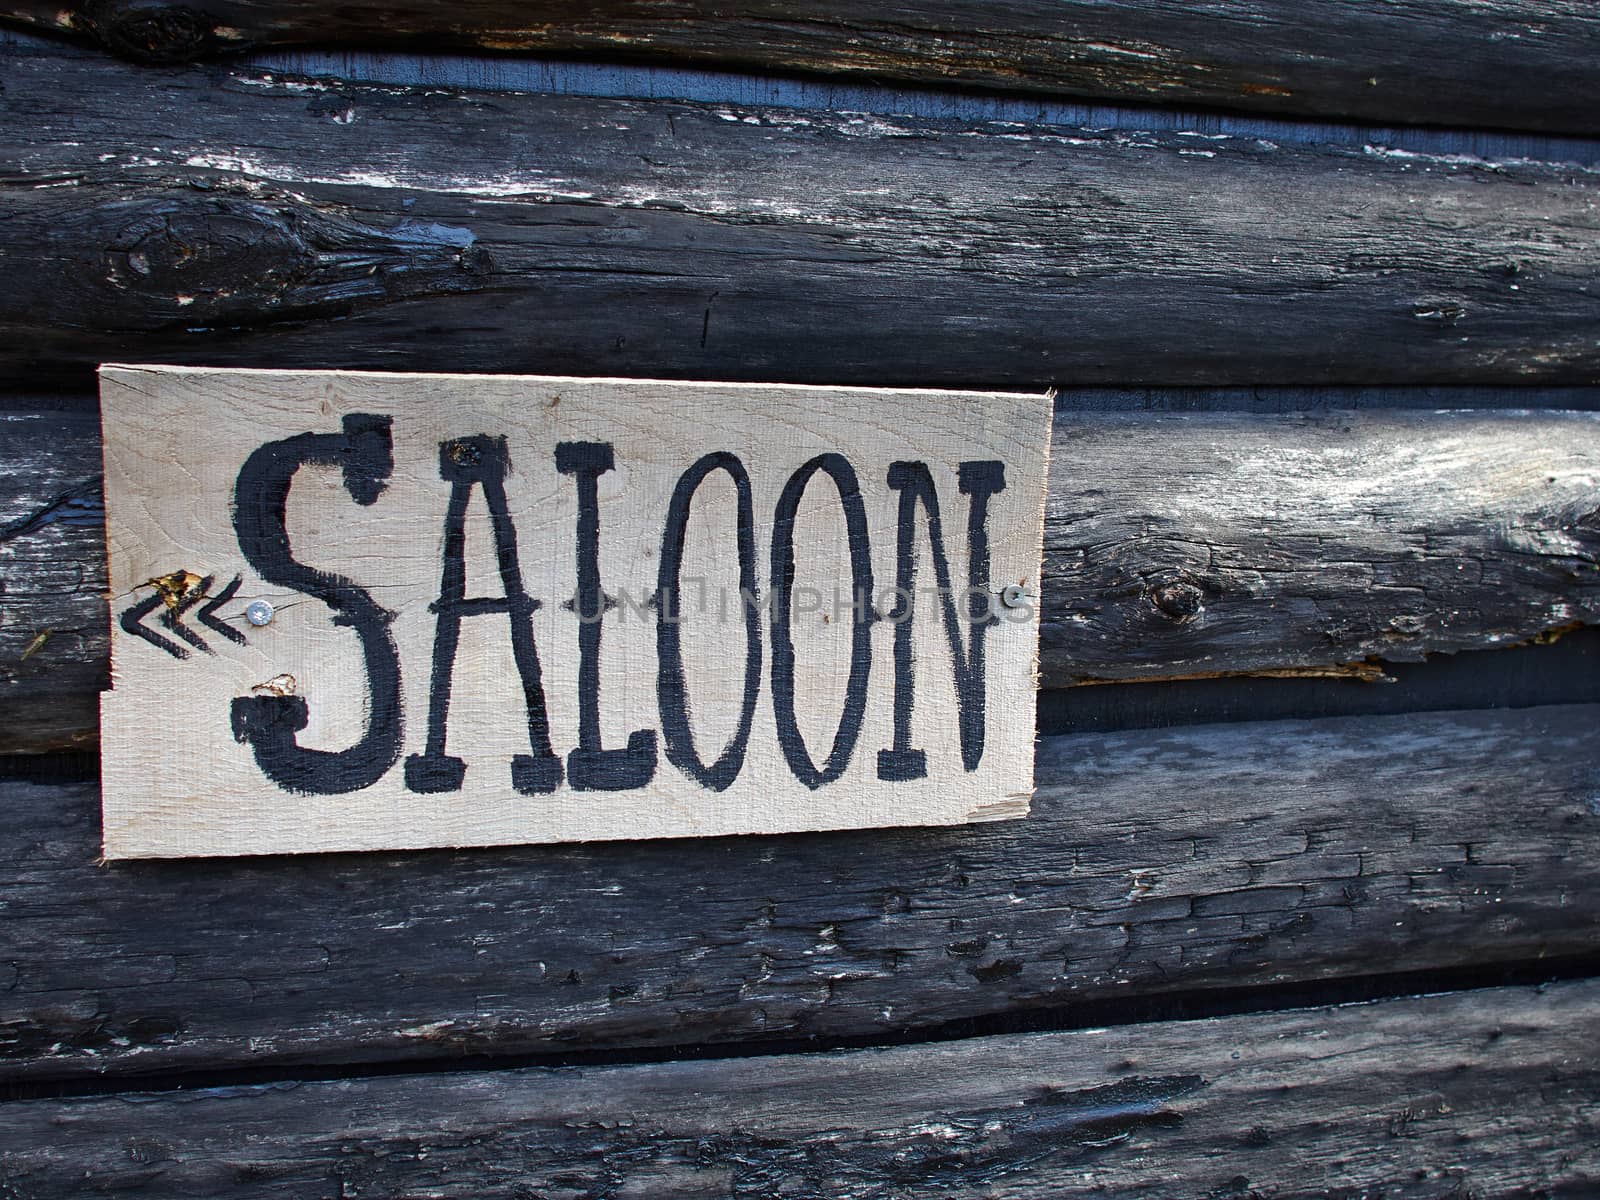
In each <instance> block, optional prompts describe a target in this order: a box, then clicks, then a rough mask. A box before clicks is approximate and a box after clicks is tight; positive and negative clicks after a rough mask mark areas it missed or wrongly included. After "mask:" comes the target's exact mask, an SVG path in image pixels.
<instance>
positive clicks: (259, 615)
mask: <svg viewBox="0 0 1600 1200" xmlns="http://www.w3.org/2000/svg"><path fill="white" fill-rule="evenodd" d="M244 619H245V620H246V621H249V622H250V624H252V625H265V624H267V623H268V622H270V621H271V620H272V605H270V604H268V603H267V602H266V601H265V600H252V601H250V603H249V605H248V606H247V607H246V608H245V610H244Z"/></svg>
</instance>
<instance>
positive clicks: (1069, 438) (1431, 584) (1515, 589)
mask: <svg viewBox="0 0 1600 1200" xmlns="http://www.w3.org/2000/svg"><path fill="white" fill-rule="evenodd" d="M1470 395H1471V393H1444V394H1441V395H1439V396H1438V399H1440V400H1441V401H1444V402H1448V401H1449V400H1450V399H1451V398H1452V396H1458V397H1459V396H1468V397H1470ZM1517 398H1522V399H1525V400H1534V401H1537V400H1538V399H1539V398H1540V394H1539V393H1533V394H1532V395H1530V396H1526V397H1517ZM0 431H3V433H4V436H0V478H4V479H7V480H11V481H14V487H13V489H12V490H11V492H10V495H11V497H12V498H11V499H9V500H8V501H6V505H7V507H6V508H5V512H6V514H7V516H6V518H5V519H6V521H7V522H8V524H7V526H6V528H7V529H8V530H11V533H10V534H9V536H6V537H4V538H3V539H0V585H3V586H4V588H5V589H6V590H5V591H4V592H3V593H0V601H3V603H0V672H4V674H3V676H0V679H3V682H0V705H5V704H9V705H11V706H12V711H13V712H15V713H16V714H17V721H16V722H15V723H5V724H4V733H3V734H0V747H3V748H4V749H5V750H7V751H9V752H12V753H15V752H19V751H37V750H49V749H61V748H70V747H81V746H84V745H92V744H93V742H94V738H95V721H96V710H95V708H94V706H93V704H92V702H91V697H92V693H94V692H97V691H98V690H99V689H100V688H102V687H103V686H105V681H106V658H107V654H108V645H107V628H108V617H107V614H106V609H105V606H104V602H103V600H101V599H100V593H101V590H102V589H103V588H104V586H105V584H104V580H105V561H104V547H103V545H102V542H101V532H100V530H101V525H100V522H101V513H100V509H99V506H98V476H99V467H100V449H99V439H98V431H97V428H96V426H95V424H94V423H93V421H92V420H91V419H88V418H86V417H83V416H81V415H72V414H59V415H56V414H33V415H28V414H18V415H9V414H8V415H0ZM1053 442H1054V454H1053V456H1052V466H1051V483H1050V500H1049V505H1048V508H1047V512H1046V527H1045V547H1046V554H1045V572H1044V581H1043V598H1042V601H1043V609H1042V625H1041V645H1040V657H1041V670H1042V682H1043V683H1044V685H1045V686H1047V687H1059V686H1067V685H1071V684H1074V683H1079V682H1083V681H1085V680H1089V679H1111V680H1153V679H1162V678H1167V679H1171V678H1181V677H1184V676H1191V675H1197V674H1216V673H1229V672H1257V673H1260V672H1271V671H1280V672H1281V671H1288V672H1301V673H1304V672H1308V671H1309V672H1332V673H1335V674H1338V673H1345V674H1351V673H1354V674H1355V675H1357V676H1358V677H1359V676H1360V675H1361V674H1363V673H1364V674H1367V675H1371V674H1376V673H1379V672H1380V671H1381V667H1380V666H1377V665H1375V663H1377V662H1379V661H1388V662H1398V661H1415V660H1417V659H1419V658H1421V657H1423V656H1424V655H1427V654H1436V653H1441V652H1455V651H1461V650H1473V649H1483V648H1488V647H1494V646H1504V645H1510V644H1514V643H1517V642H1520V641H1526V640H1528V639H1531V638H1536V637H1540V636H1551V635H1553V634H1554V633H1555V632H1557V631H1559V630H1561V629H1563V628H1567V627H1570V626H1571V625H1573V624H1576V623H1583V622H1594V621H1595V620H1596V618H1597V613H1600V571H1597V570H1596V561H1597V557H1600V527H1597V520H1600V518H1597V516H1596V513H1597V510H1600V489H1597V484H1596V481H1597V479H1600V416H1596V415H1594V414H1589V413H1575V412H1549V411H1527V412H1483V411H1478V412H1454V413H1433V412H1391V413H1382V412H1333V413H1320V414H1299V415H1294V414H1290V415H1273V414H1242V413H1144V414H1103V413H1095V414H1090V413H1074V412H1062V413H1059V414H1058V415H1057V417H1056V422H1055V430H1054V434H1053ZM62 497H67V500H65V501H64V502H63V501H61V498H62ZM47 630H49V631H59V632H60V636H57V633H56V632H51V634H50V635H49V636H48V637H47V638H46V640H45V641H44V642H43V643H42V644H40V645H37V646H35V642H36V641H37V640H38V638H39V637H40V635H41V634H42V633H44V632H45V631H47ZM30 647H34V648H33V652H32V653H31V654H28V651H29V648H30ZM25 654H27V655H28V657H27V658H26V659H24V658H23V655H25ZM1368 659H1372V660H1374V661H1373V662H1372V663H1369V662H1368V661H1367V660H1368ZM1349 664H1356V665H1354V666H1351V665H1349ZM24 717H26V720H23V718H24Z"/></svg>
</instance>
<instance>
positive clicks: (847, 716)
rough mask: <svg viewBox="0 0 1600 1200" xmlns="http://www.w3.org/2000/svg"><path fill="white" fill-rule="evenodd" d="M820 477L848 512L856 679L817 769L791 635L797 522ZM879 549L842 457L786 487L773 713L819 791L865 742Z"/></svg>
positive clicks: (820, 459) (775, 562)
mask: <svg viewBox="0 0 1600 1200" xmlns="http://www.w3.org/2000/svg"><path fill="white" fill-rule="evenodd" d="M818 471H821V472H822V473H823V474H824V475H827V476H828V477H829V478H830V479H832V480H833V483H834V486H835V487H836V488H838V489H839V503H840V505H841V506H842V508H843V509H844V519H845V535H846V541H847V544H848V546H849V549H850V587H851V601H852V603H851V611H852V612H853V613H854V618H853V620H852V628H851V643H850V677H849V679H848V681H847V682H846V684H845V699H844V712H843V714H842V715H841V717H840V719H839V728H838V730H837V732H835V734H834V737H833V748H832V750H831V751H830V752H829V754H828V758H827V761H826V762H825V763H824V764H823V766H822V769H821V770H818V769H817V766H816V764H815V763H814V762H812V761H811V754H810V752H809V751H807V749H806V743H805V738H804V737H802V736H801V734H800V726H799V725H798V724H797V723H796V722H795V715H794V662H795V660H794V637H793V635H792V634H791V632H790V629H789V622H790V620H791V619H792V615H793V614H792V609H793V606H794V521H795V514H796V513H797V512H798V511H799V508H800V498H801V497H802V496H804V495H805V490H806V485H807V484H808V483H809V482H810V481H811V477H812V476H813V475H815V474H816V473H817V472H818ZM871 596H872V547H871V545H870V542H869V538H868V534H867V511H866V505H865V504H864V503H863V502H862V499H861V486H860V483H859V481H858V480H857V478H856V473H855V469H854V468H853V467H851V465H850V463H849V462H848V461H847V460H846V459H845V457H844V456H843V455H842V454H821V455H818V456H817V457H816V458H813V459H812V460H811V461H810V462H808V463H806V464H805V465H804V466H802V467H801V468H800V469H799V470H797V471H796V472H795V473H794V474H793V475H791V476H789V482H788V483H787V484H785V485H784V488H783V492H782V494H781V495H780V496H779V497H778V506H777V508H776V510H775V511H774V513H773V518H772V709H773V714H774V716H775V717H776V718H777V723H778V745H779V746H780V747H781V748H782V749H783V756H784V758H785V759H786V760H788V763H789V769H790V770H791V771H793V772H794V776H795V778H796V779H798V780H799V781H800V782H801V783H803V784H805V785H806V786H807V787H808V788H811V789H813V790H815V789H817V788H819V787H821V786H822V785H823V784H825V783H831V782H832V781H833V780H835V779H837V778H839V776H841V775H843V774H844V772H845V768H846V767H848V766H849V765H850V755H851V754H852V753H853V752H854V751H855V746H856V741H857V739H858V738H860V736H861V723H862V719H863V717H864V715H865V713H866V707H867V678H868V674H869V672H870V671H871V670H872V621H873V612H872V604H871V600H870V597H871Z"/></svg>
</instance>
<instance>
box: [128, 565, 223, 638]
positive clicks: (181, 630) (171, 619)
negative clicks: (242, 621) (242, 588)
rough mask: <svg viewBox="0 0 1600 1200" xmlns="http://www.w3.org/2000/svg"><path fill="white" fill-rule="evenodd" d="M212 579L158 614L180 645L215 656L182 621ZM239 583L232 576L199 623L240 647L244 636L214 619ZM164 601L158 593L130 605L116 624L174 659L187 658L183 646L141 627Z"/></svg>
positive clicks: (208, 589) (200, 584)
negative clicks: (182, 643)
mask: <svg viewBox="0 0 1600 1200" xmlns="http://www.w3.org/2000/svg"><path fill="white" fill-rule="evenodd" d="M215 578H216V577H215V576H213V575H207V576H206V577H205V578H204V579H202V580H201V581H200V583H199V586H198V587H194V588H191V589H190V590H189V592H188V594H187V595H185V596H183V597H182V598H181V599H179V600H178V601H177V602H176V603H173V604H167V610H166V611H165V612H164V613H162V614H161V624H162V625H163V626H165V627H166V628H167V629H168V630H170V631H171V632H172V634H173V635H174V636H176V637H178V638H181V639H182V640H183V641H185V642H187V643H189V645H191V646H193V647H194V648H195V649H196V650H199V651H202V652H203V653H205V654H214V653H216V652H215V651H214V650H212V649H211V647H210V646H208V645H207V644H206V641H205V639H204V638H203V637H201V636H200V635H199V634H198V633H196V632H195V631H194V630H192V629H190V628H189V627H188V626H187V625H185V624H184V623H183V621H182V617H183V614H184V613H186V612H188V611H189V610H190V609H191V608H193V607H194V606H195V605H196V604H199V603H200V601H202V600H204V599H206V596H207V593H209V592H210V590H211V584H212V583H213V582H214V580H215ZM240 582H241V576H238V575H235V576H234V577H233V582H232V583H230V584H229V585H228V586H227V587H225V588H223V589H222V591H221V592H220V593H219V594H218V595H217V596H216V598H215V599H213V600H212V601H211V603H209V604H207V605H206V606H205V607H204V608H202V609H201V610H200V622H201V624H203V625H205V626H206V628H208V629H214V630H216V631H217V632H218V633H220V634H222V636H223V637H225V638H227V639H228V640H229V641H230V642H237V643H238V644H239V645H241V646H242V645H244V640H245V639H244V634H242V633H240V632H239V631H238V630H237V629H233V628H230V627H229V626H227V625H224V624H223V623H222V621H221V620H220V619H219V618H218V617H217V616H216V611H217V609H218V608H220V607H221V606H222V605H224V604H226V603H227V602H228V601H229V600H231V599H232V598H233V595H234V593H235V592H237V591H238V590H239V584H240ZM166 599H167V598H166V596H165V595H164V594H163V593H162V592H161V591H160V590H158V591H157V592H156V593H155V595H153V596H146V597H145V598H144V599H143V600H140V601H139V602H138V603H136V604H133V605H130V606H129V607H128V608H127V610H126V611H124V612H123V614H122V617H121V620H120V621H119V622H118V624H120V625H121V626H122V629H123V632H125V633H131V634H132V635H133V636H134V637H136V638H143V639H144V640H145V641H147V642H149V643H150V644H151V645H152V646H154V647H156V648H157V649H158V650H165V651H166V652H167V653H168V654H170V655H172V657H174V658H188V657H189V651H188V650H186V649H185V648H184V647H183V646H181V645H179V644H178V643H177V642H175V641H173V640H172V638H169V637H163V636H162V635H161V634H159V633H157V632H156V631H155V630H154V629H151V628H150V627H149V626H147V625H145V624H144V619H145V618H146V617H148V616H149V615H150V614H151V613H153V612H154V611H155V610H156V609H157V608H159V607H160V606H161V605H162V604H163V603H165V602H166Z"/></svg>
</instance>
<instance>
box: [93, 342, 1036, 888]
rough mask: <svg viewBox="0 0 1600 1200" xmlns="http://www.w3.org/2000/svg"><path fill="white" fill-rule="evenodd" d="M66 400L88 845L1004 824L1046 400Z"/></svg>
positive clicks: (259, 395)
mask: <svg viewBox="0 0 1600 1200" xmlns="http://www.w3.org/2000/svg"><path fill="white" fill-rule="evenodd" d="M101 378H102V393H101V411H102V419H103V423H104V430H105V462H106V503H107V512H108V522H107V527H108V537H109V540H110V547H111V550H110V587H111V594H112V596H113V597H114V598H115V599H114V601H113V609H114V612H115V617H116V619H115V625H114V630H113V642H112V662H113V672H112V677H113V686H112V690H111V691H110V692H108V693H107V694H106V695H105V697H104V700H103V703H102V710H101V721H102V736H101V745H102V758H103V765H102V772H101V774H102V780H103V784H104V814H105V850H106V854H107V856H108V857H111V858H149V857H192V856H201V855H211V854H270V853H281V852H294V851H329V850H363V849H365V850H375V849H384V850H387V849H402V848H420V847H430V846H470V845H494V844H505V843H517V842H546V841H588V840H596V839H614V838H648V837H683V836H711V835H718V834H730V833H787V832H795V831H801V830H816V829H841V828H845V829H853V828H863V827H873V826H885V825H946V824H954V823H959V822H963V821H982V820H1002V819H1006V818H1011V817H1017V816H1021V815H1023V814H1025V813H1026V812H1027V810H1028V800H1029V797H1030V795H1031V794H1032V791H1033V730H1034V697H1035V694H1036V689H1035V683H1034V681H1035V679H1036V677H1037V644H1038V603H1037V597H1038V591H1039V556H1040V538H1041V536H1042V527H1043V507H1044V490H1045V471H1046V465H1047V462H1048V459H1049V446H1050V404H1049V401H1048V400H1047V398H1046V397H1044V396H1042V395H1033V396H1028V395H1019V394H1011V393H975V392H931V391H921V392H911V391H905V392H889V391H862V390H851V389H825V388H782V387H772V386H760V385H713V384H685V383H652V382H648V381H625V380H581V379H559V378H533V377H509V376H402V375H385V374H375V373H368V374H348V373H346V374H340V373H333V372H321V373H318V372H309V373H292V372H290V373H282V372H256V371H207V370H199V369H186V368H155V367H106V368H104V369H103V370H102V373H101ZM1003 596H1004V597H1006V598H1005V599H1003V598H1002V597H1003ZM261 606H265V608H264V609H263V608H261ZM258 609H259V610H260V611H261V613H262V618H261V623H260V624H256V623H253V621H252V620H249V619H246V618H248V617H249V616H250V614H251V613H252V612H253V611H256V610H258ZM268 614H270V619H268ZM153 711H154V712H159V721H153V720H152V714H153Z"/></svg>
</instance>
